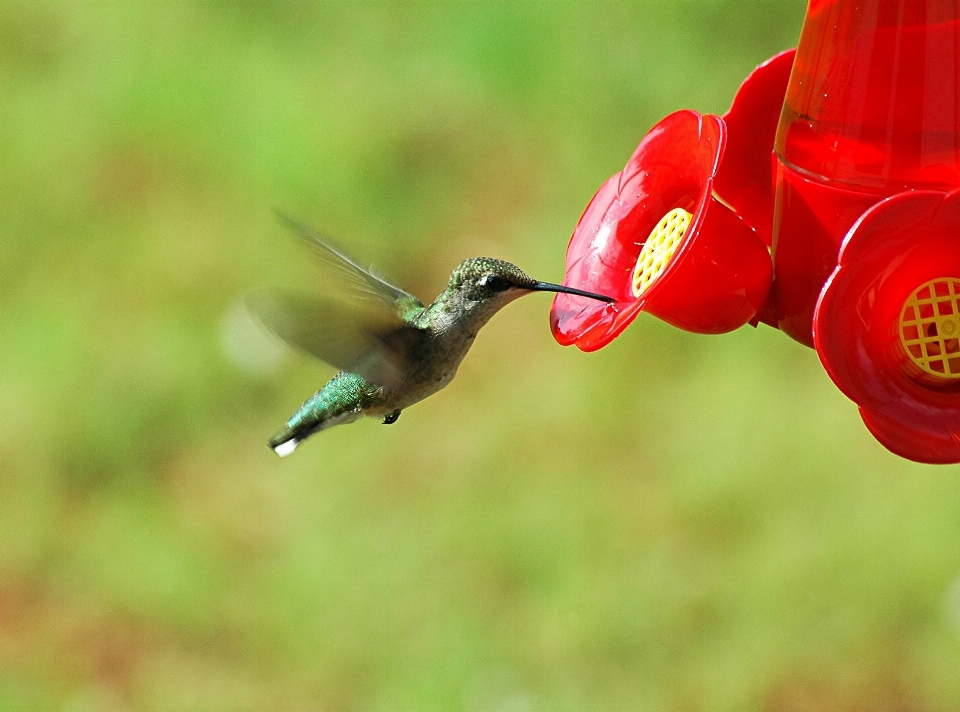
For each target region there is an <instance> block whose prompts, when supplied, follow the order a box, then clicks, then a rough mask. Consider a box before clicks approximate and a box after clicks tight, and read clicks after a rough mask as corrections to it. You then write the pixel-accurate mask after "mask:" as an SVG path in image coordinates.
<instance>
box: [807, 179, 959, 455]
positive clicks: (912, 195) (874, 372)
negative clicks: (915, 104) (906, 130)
mask: <svg viewBox="0 0 960 712" xmlns="http://www.w3.org/2000/svg"><path fill="white" fill-rule="evenodd" d="M957 235H960V191H957V192H953V193H943V192H935V191H922V192H907V193H900V194H899V195H896V196H894V197H892V198H888V199H887V200H884V201H883V202H881V203H879V204H877V205H876V206H874V207H873V208H871V209H870V210H868V211H867V212H866V213H864V215H863V217H861V218H860V220H859V221H858V222H857V223H856V225H854V227H853V229H851V231H850V232H849V233H848V235H847V237H846V238H845V240H844V242H843V246H842V248H841V251H840V257H839V264H838V266H837V268H836V269H835V270H834V272H833V274H832V275H831V276H830V278H829V280H828V281H827V284H826V286H825V288H824V290H823V292H822V294H821V296H820V300H819V302H818V303H817V308H816V311H815V314H814V326H813V329H814V344H815V346H816V349H817V353H818V354H819V355H820V360H821V361H822V362H823V365H824V368H826V370H827V373H828V374H830V377H831V378H832V379H833V381H834V383H836V384H837V387H838V388H840V390H841V391H843V392H844V393H845V394H846V395H847V396H848V397H849V398H850V399H852V400H853V401H855V402H856V403H857V405H859V406H860V413H861V415H862V417H863V420H864V422H865V423H866V425H867V427H868V428H869V429H870V431H871V432H872V433H873V434H874V436H875V437H876V438H877V439H878V440H879V441H880V442H881V443H882V444H883V445H884V446H886V447H887V448H888V449H890V450H891V451H893V452H895V453H897V454H898V455H901V456H902V457H907V458H909V459H911V460H916V461H919V462H930V463H947V462H957V461H960V398H958V394H960V244H958V240H957Z"/></svg>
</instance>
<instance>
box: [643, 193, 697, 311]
mask: <svg viewBox="0 0 960 712" xmlns="http://www.w3.org/2000/svg"><path fill="white" fill-rule="evenodd" d="M692 219H693V215H691V214H690V213H688V212H687V211H686V210H684V209H683V208H674V209H673V210H671V211H670V212H669V213H667V214H666V215H664V216H663V217H662V218H661V219H660V222H658V223H657V226H656V227H655V228H653V231H652V232H651V233H650V236H649V237H648V238H647V241H646V242H644V243H643V249H642V250H640V256H639V257H638V258H637V266H636V267H635V268H634V270H633V296H635V297H639V296H640V295H641V294H643V293H644V292H645V291H646V290H647V288H648V287H649V286H650V285H651V284H653V282H654V281H655V280H656V279H657V277H659V276H660V275H661V274H662V273H663V270H665V269H666V268H667V264H668V263H669V262H670V258H671V257H673V253H674V252H676V251H677V247H678V246H679V245H680V240H682V239H683V234H684V233H685V232H686V231H687V227H688V226H689V225H690V221H691V220H692Z"/></svg>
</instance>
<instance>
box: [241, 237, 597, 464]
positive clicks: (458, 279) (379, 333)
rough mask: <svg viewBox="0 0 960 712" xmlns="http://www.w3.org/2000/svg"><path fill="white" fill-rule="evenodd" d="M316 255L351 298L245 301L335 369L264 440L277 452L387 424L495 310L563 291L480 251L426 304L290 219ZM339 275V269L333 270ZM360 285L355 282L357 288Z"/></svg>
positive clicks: (442, 378)
mask: <svg viewBox="0 0 960 712" xmlns="http://www.w3.org/2000/svg"><path fill="white" fill-rule="evenodd" d="M288 222H290V223H291V224H292V225H293V226H294V227H295V228H296V229H297V230H298V231H299V232H300V233H301V235H302V236H304V237H305V238H307V239H308V240H309V241H310V242H311V244H313V246H314V247H315V248H318V250H319V252H320V254H321V256H322V257H323V258H324V259H325V260H326V261H327V262H328V263H332V264H333V266H335V267H338V268H339V269H340V270H341V271H343V272H345V273H346V275H347V276H349V277H351V278H352V280H353V282H354V291H355V292H357V294H354V295H353V299H350V300H344V299H343V298H342V296H340V297H328V298H316V297H303V296H290V295H286V296H272V297H267V298H265V299H258V300H254V301H253V303H252V306H253V308H254V310H255V311H256V312H257V313H258V314H259V315H260V316H261V318H262V319H263V321H264V323H265V324H266V325H267V326H268V327H269V328H270V329H271V330H272V331H273V332H274V333H275V334H277V335H278V336H280V337H281V338H282V339H284V340H285V341H287V342H288V343H290V344H292V345H294V346H297V347H299V348H301V349H303V350H306V351H308V352H309V353H311V354H313V355H315V356H318V357H320V358H321V359H323V360H325V361H327V362H329V363H331V364H333V365H335V366H339V367H340V368H341V371H340V372H339V373H337V374H336V375H335V376H334V377H333V378H332V379H330V381H329V382H327V384H326V385H325V386H324V387H323V388H321V389H320V390H319V391H317V392H316V393H315V394H314V395H313V396H311V397H310V398H309V399H308V400H307V401H306V402H304V403H303V405H301V406H300V408H299V409H298V410H297V411H296V412H295V413H294V414H293V416H292V417H291V418H290V420H289V421H288V422H287V425H286V427H285V428H284V429H283V430H281V431H280V432H279V433H277V434H276V435H275V436H274V437H273V438H272V439H271V440H270V442H269V445H270V447H271V448H273V450H274V451H276V452H277V454H279V455H280V456H281V457H283V456H286V455H289V454H290V453H292V452H293V451H294V450H295V449H296V448H297V446H298V445H299V444H300V443H301V442H302V441H303V440H304V439H306V438H307V437H309V436H310V435H312V434H313V433H316V432H319V431H321V430H326V429H327V428H330V427H332V426H334V425H340V424H343V423H351V422H354V421H356V420H359V419H360V418H361V417H363V416H372V417H378V418H380V417H382V418H383V419H384V420H383V422H384V423H385V424H390V423H393V422H395V421H396V419H397V418H399V417H400V412H401V411H402V410H403V409H404V408H407V407H408V406H411V405H413V404H414V403H417V402H418V401H421V400H423V399H424V398H427V397H428V396H431V395H433V394H434V393H436V392H437V391H439V390H440V389H442V388H443V387H445V386H446V385H447V384H448V383H450V381H452V380H453V378H454V376H456V374H457V369H458V368H459V366H460V363H461V362H462V361H463V358H464V356H466V355H467V352H468V351H469V350H470V347H471V346H472V345H473V342H474V340H475V339H476V337H477V333H478V332H479V330H480V329H481V328H482V327H483V326H484V325H485V324H486V323H487V322H488V321H489V320H490V318H491V317H492V316H493V315H494V314H496V313H497V312H498V311H499V310H500V309H502V308H503V307H504V306H506V305H507V304H509V303H510V302H512V301H514V300H515V299H518V298H519V297H521V296H523V295H524V294H529V293H530V292H533V291H563V292H569V293H573V294H580V295H582V296H586V297H590V298H594V299H602V300H604V301H613V300H612V299H610V298H609V297H604V296H602V295H595V294H591V293H588V292H582V291H580V290H575V289H571V288H568V287H562V286H560V285H555V284H548V283H545V282H538V281H537V280H535V279H533V278H532V277H529V276H527V275H526V274H524V273H523V272H522V271H521V270H520V269H519V268H518V267H516V266H515V265H512V264H510V263H509V262H504V261H503V260H496V259H491V258H487V257H477V258H474V259H469V260H465V261H464V262H462V263H461V264H460V266H459V267H457V269H456V270H454V272H453V274H452V275H451V277H450V281H449V283H448V284H447V288H446V289H445V290H444V291H443V292H442V293H441V294H440V295H439V296H438V297H437V298H436V300H435V301H434V302H433V303H432V304H430V305H429V306H424V305H423V304H422V302H420V300H418V299H417V298H416V297H414V296H413V295H411V294H409V293H407V292H405V291H403V290H402V289H400V288H399V287H396V286H394V285H391V284H389V283H387V282H385V281H383V280H382V279H381V278H379V277H376V276H374V275H373V274H371V273H370V272H368V271H366V270H363V269H361V268H359V267H358V266H357V265H356V263H355V262H353V261H352V260H350V259H349V258H347V257H345V256H344V255H343V254H342V253H341V252H339V251H337V250H336V249H335V248H333V247H332V246H330V245H329V244H328V243H327V242H325V241H323V240H321V238H319V236H317V235H315V234H314V233H312V232H310V231H309V230H306V229H305V228H303V227H302V226H300V225H298V224H296V223H293V222H292V221H289V220H288ZM341 276H342V275H341ZM358 285H359V289H357V286H358Z"/></svg>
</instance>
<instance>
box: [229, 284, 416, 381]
mask: <svg viewBox="0 0 960 712" xmlns="http://www.w3.org/2000/svg"><path fill="white" fill-rule="evenodd" d="M247 306H248V307H249V308H250V311H251V312H253V313H254V314H255V315H256V316H257V317H258V318H259V320H260V321H261V322H262V323H263V325H264V326H265V327H266V328H267V329H269V330H270V331H271V332H273V333H274V334H275V335H276V336H278V337H279V338H280V339H282V340H283V341H285V342H286V343H288V344H290V345H291V346H293V347H294V348H297V349H299V350H301V351H304V352H306V353H308V354H310V355H311V356H315V357H316V358H319V359H321V360H323V361H326V362H327V363H329V364H330V365H331V366H334V367H336V368H339V369H340V370H342V371H348V372H350V373H355V374H357V375H358V376H363V377H364V378H366V379H367V380H368V381H370V382H371V383H376V384H378V385H381V386H384V387H386V388H392V389H396V388H397V387H398V386H399V384H400V380H401V378H402V376H403V373H404V371H405V370H406V367H407V364H408V363H409V362H410V360H411V358H412V357H413V355H414V352H415V351H416V349H417V348H418V347H419V345H420V344H421V343H422V342H423V339H424V338H425V336H426V332H424V331H422V330H421V329H418V328H416V327H414V326H410V325H409V324H407V323H406V322H404V321H403V320H402V319H401V318H400V317H399V316H398V315H397V314H396V313H395V312H394V311H393V310H391V309H390V308H389V307H387V306H385V305H383V304H377V303H372V304H357V303H354V302H348V301H344V300H340V299H336V298H333V297H324V296H319V295H313V294H306V293H301V292H294V291H284V292H254V293H252V294H249V295H248V296H247Z"/></svg>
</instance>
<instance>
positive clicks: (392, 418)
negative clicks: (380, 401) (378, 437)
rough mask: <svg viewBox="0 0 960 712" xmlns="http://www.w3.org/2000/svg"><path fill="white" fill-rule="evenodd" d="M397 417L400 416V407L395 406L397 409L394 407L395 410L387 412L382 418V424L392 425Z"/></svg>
mask: <svg viewBox="0 0 960 712" xmlns="http://www.w3.org/2000/svg"><path fill="white" fill-rule="evenodd" d="M399 417H400V409H399V408H397V409H396V410H395V411H393V412H392V413H388V414H387V417H385V418H384V419H383V424H384V425H393V424H394V423H396V422H397V418H399Z"/></svg>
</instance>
